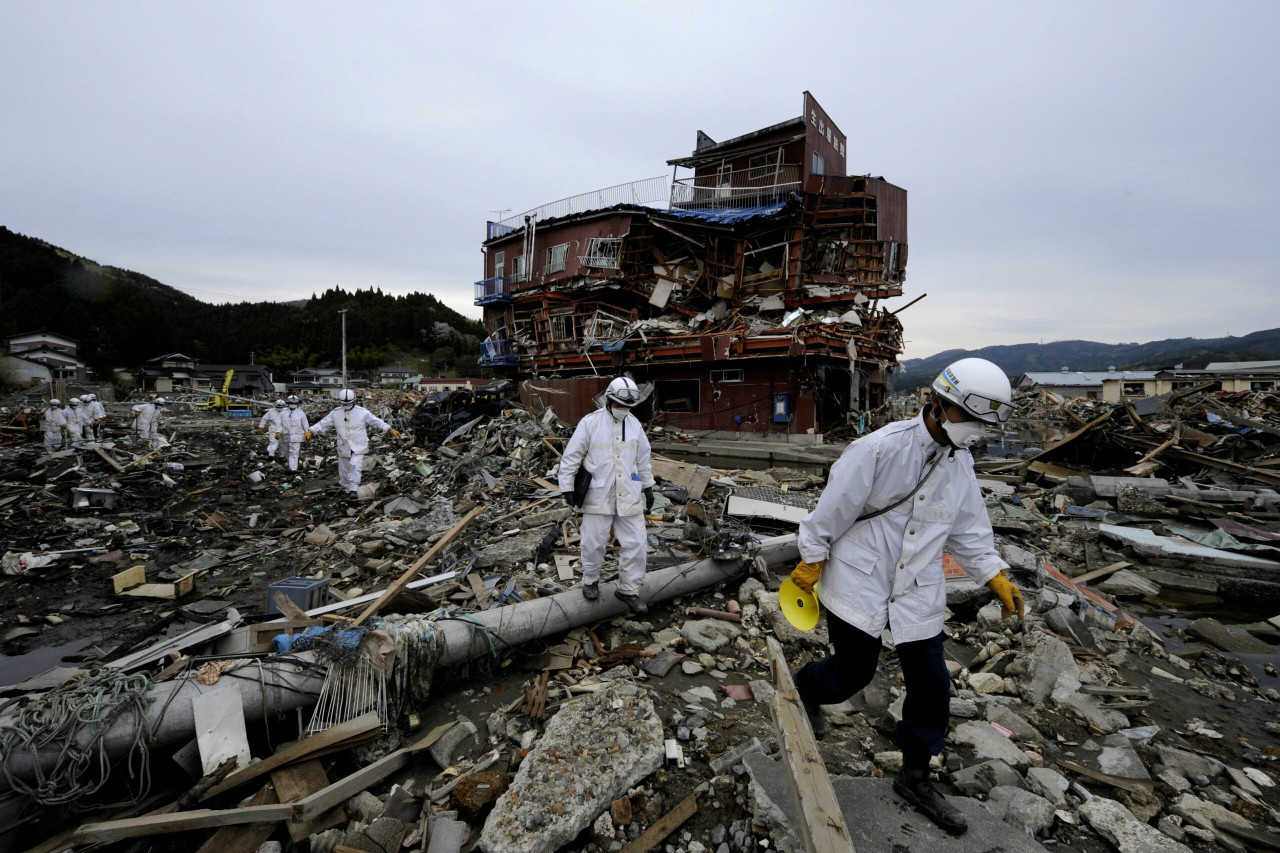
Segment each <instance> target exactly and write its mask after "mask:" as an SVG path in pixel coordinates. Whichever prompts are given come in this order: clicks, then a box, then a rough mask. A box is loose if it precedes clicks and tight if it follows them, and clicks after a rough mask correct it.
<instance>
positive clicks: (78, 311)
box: [0, 226, 484, 376]
mask: <svg viewBox="0 0 1280 853" xmlns="http://www.w3.org/2000/svg"><path fill="white" fill-rule="evenodd" d="M340 308H346V309H348V313H347V340H348V347H347V361H348V364H349V365H350V366H351V367H352V368H353V369H364V368H370V367H375V366H377V365H379V364H386V363H388V362H391V361H393V360H394V359H395V358H396V356H397V354H398V353H401V352H406V351H412V352H419V353H422V354H429V353H433V352H436V351H438V350H440V349H441V348H444V349H447V350H450V351H452V352H453V353H454V356H455V359H454V363H457V364H458V365H459V366H465V365H473V364H474V363H475V361H474V359H475V356H476V353H477V344H478V341H479V339H480V338H481V337H482V336H483V335H484V327H483V326H482V325H481V324H480V323H479V322H477V321H475V320H470V319H468V318H466V317H464V316H462V315H461V314H459V313H458V312H456V311H454V310H453V309H451V308H447V307H446V306H444V305H443V304H442V303H441V302H440V301H439V300H437V299H436V298H435V297H434V296H432V295H430V294H425V293H411V294H408V295H407V296H391V295H389V294H384V293H382V292H381V291H380V290H377V289H374V290H357V291H353V292H348V291H344V290H342V289H340V288H335V289H331V290H328V291H325V292H324V293H322V294H320V295H319V296H313V297H312V298H311V299H308V300H302V301H296V302H288V303H278V302H256V303H247V302H241V303H227V304H224V305H211V304H209V303H206V302H201V301H200V300H198V299H195V298H194V297H192V296H189V295H188V294H186V293H183V292H182V291H180V290H176V289H175V288H172V287H169V286H168V285H165V284H162V283H160V282H158V281H156V280H155V279H153V278H148V277H147V276H145V275H141V274H139V273H136V272H130V271H129V270H122V269H117V268H115V267H109V266H101V265H99V264H97V263H95V262H93V261H90V260H88V259H86V258H81V257H78V256H76V255H74V254H72V253H71V252H68V251H66V250H64V249H60V248H58V247H57V246H53V245H50V244H49V243H46V242H44V241H42V240H37V239H35V238H32V237H26V236H23V235H21V234H17V233H15V232H13V231H10V230H9V229H7V228H5V227H4V226H0V337H3V336H7V335H12V334H17V333H20V332H29V331H35V330H39V329H47V330H48V331H51V332H58V333H60V334H64V335H67V336H69V337H72V338H75V339H76V340H78V341H79V342H80V347H81V353H82V355H83V356H84V357H85V358H86V361H88V363H89V364H90V365H91V366H92V367H93V368H94V369H95V370H96V371H97V372H98V374H99V375H102V376H109V375H110V369H111V368H113V367H137V366H138V365H140V364H141V363H142V362H144V361H146V360H147V359H149V358H153V357H155V356H157V355H160V354H162V353H166V352H172V351H180V352H184V353H187V354H188V355H192V356H195V357H196V358H198V359H200V360H201V361H205V362H211V363H244V362H247V361H248V360H249V353H250V352H251V351H252V352H253V353H254V361H255V362H257V363H258V364H266V365H269V366H270V367H272V368H273V369H275V370H290V369H293V368H296V367H303V366H314V365H317V364H320V363H326V362H331V363H336V361H337V360H338V359H340V358H341V331H340V329H341V319H340V317H339V315H338V310H339V309H340Z"/></svg>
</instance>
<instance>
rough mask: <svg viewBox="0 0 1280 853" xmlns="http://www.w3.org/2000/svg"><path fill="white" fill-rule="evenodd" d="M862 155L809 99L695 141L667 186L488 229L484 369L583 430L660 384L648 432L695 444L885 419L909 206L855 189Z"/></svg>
mask: <svg viewBox="0 0 1280 853" xmlns="http://www.w3.org/2000/svg"><path fill="white" fill-rule="evenodd" d="M847 144H848V140H847V138H846V137H845V135H844V133H843V132H842V131H841V130H840V129H839V128H838V127H837V125H836V124H835V123H834V122H833V121H832V120H831V118H830V117H829V116H828V115H827V114H826V112H825V111H824V110H823V109H822V107H821V105H819V104H818V102H817V100H816V99H815V98H813V96H812V95H810V94H809V93H808V92H806V93H804V95H803V99H802V110H801V113H800V115H799V116H796V117H794V118H791V119H788V120H786V121H783V122H779V123H775V124H772V125H768V126H766V127H764V128H762V129H760V130H756V131H752V132H750V133H746V134H742V135H738V136H735V137H733V138H731V139H727V140H725V141H723V142H716V141H714V140H713V139H712V138H711V137H710V136H708V135H707V134H706V133H704V132H702V131H698V133H697V141H696V144H695V147H694V150H693V152H692V153H691V154H690V155H689V156H685V157H678V158H674V159H672V160H669V161H667V162H668V165H670V166H671V167H672V169H673V171H672V174H671V178H670V179H669V180H668V179H667V178H665V177H660V178H650V179H646V180H643V181H637V182H634V183H631V184H620V185H618V186H615V187H610V188H608V189H605V190H599V191H596V192H593V193H586V194H582V195H578V196H570V197H567V198H564V199H561V200H559V201H557V202H553V203H551V204H547V205H542V206H541V207H538V208H535V209H533V210H530V211H528V212H526V213H523V214H520V215H517V216H513V217H510V218H508V219H505V220H502V221H500V222H490V223H489V224H488V228H487V232H486V239H485V241H484V275H483V278H482V279H481V280H480V281H478V282H476V300H475V301H476V304H477V305H480V306H483V308H484V322H485V326H486V328H487V330H488V332H489V334H488V338H487V340H486V341H485V342H484V344H483V348H482V357H481V364H482V365H483V366H486V367H491V368H496V369H497V370H498V371H499V372H501V373H503V374H504V375H506V376H508V377H510V378H521V379H525V378H527V379H535V380H537V381H536V382H532V383H526V384H525V385H524V387H523V391H522V394H523V395H524V396H525V397H526V398H528V399H527V400H526V402H529V403H533V404H536V401H534V400H533V399H532V397H533V396H535V395H540V397H541V402H543V403H544V404H547V405H553V406H554V407H555V409H556V411H557V412H558V413H559V414H561V415H562V416H564V417H567V418H569V419H570V420H576V419H577V418H580V417H581V416H582V415H584V414H587V413H589V412H590V411H591V410H592V409H593V407H594V402H593V400H594V398H595V397H596V395H597V393H598V392H599V391H600V390H601V389H602V388H603V387H604V386H605V384H607V382H608V381H609V379H610V378H611V377H612V376H614V375H616V374H618V373H621V372H630V373H631V374H632V375H633V376H634V377H635V378H636V379H637V380H639V381H641V382H652V383H653V390H654V393H653V395H652V398H651V399H650V401H649V403H648V404H647V405H648V406H649V407H650V408H651V411H649V412H646V413H645V414H647V415H649V416H650V420H651V421H653V422H656V423H659V424H666V425H668V426H670V427H673V428H681V429H686V430H713V431H726V432H768V433H781V434H802V435H803V434H821V433H822V432H824V431H826V430H828V429H830V428H832V427H834V426H838V425H842V424H845V423H848V422H849V419H850V418H852V419H853V420H854V421H855V422H856V421H857V420H858V419H859V417H860V415H863V414H865V413H878V412H882V411H883V405H884V402H885V401H886V399H887V396H888V390H889V387H890V382H891V378H890V377H891V373H892V371H893V368H894V367H895V366H896V364H897V357H898V355H899V353H900V352H901V350H902V325H901V323H900V321H899V319H898V317H897V316H896V315H895V314H894V313H893V312H891V311H889V310H888V309H887V308H886V307H885V305H884V303H885V302H886V300H889V299H893V298H895V297H899V296H902V294H903V286H904V281H905V279H906V263H907V193H906V190H904V189H902V188H900V187H897V186H894V185H893V184H891V183H889V182H888V181H886V180H884V179H883V178H877V177H871V176H869V175H860V176H859V175H854V176H850V175H846V174H845V172H846V165H845V163H846V155H847V147H846V146H847ZM908 304H909V303H908ZM899 310H900V309H899ZM863 420H864V422H865V421H866V419H865V418H864V419H863Z"/></svg>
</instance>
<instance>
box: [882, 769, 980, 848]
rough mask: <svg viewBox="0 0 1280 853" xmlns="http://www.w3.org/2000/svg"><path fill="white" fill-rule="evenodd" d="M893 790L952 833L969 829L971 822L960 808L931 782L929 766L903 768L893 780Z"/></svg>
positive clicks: (961, 833)
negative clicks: (961, 812)
mask: <svg viewBox="0 0 1280 853" xmlns="http://www.w3.org/2000/svg"><path fill="white" fill-rule="evenodd" d="M893 790H895V791H897V792H898V796H900V797H902V798H903V799H904V800H906V801H907V802H909V803H911V804H912V805H914V806H915V807H916V808H917V809H919V810H920V811H921V813H923V814H924V816H925V817H927V818H929V820H931V821H933V822H934V823H936V824H937V825H938V826H940V827H942V828H943V829H945V830H946V831H947V832H949V833H951V834H952V835H964V833H965V832H966V831H967V830H968V829H969V822H968V821H966V820H965V819H964V815H962V814H960V810H959V809H957V808H956V807H955V806H953V805H951V803H948V802H947V801H946V799H945V798H944V797H943V796H942V795H941V794H939V793H938V792H937V790H936V789H934V787H933V785H932V784H931V783H930V782H929V770H928V768H925V769H923V770H920V769H913V768H909V767H904V768H902V772H901V773H899V774H898V775H897V777H896V778H895V779H894V780H893Z"/></svg>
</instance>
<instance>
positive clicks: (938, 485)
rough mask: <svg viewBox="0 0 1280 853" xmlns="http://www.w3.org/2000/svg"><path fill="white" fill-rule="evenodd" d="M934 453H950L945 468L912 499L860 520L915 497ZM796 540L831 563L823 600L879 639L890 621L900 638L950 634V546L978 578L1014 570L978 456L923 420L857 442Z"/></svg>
mask: <svg viewBox="0 0 1280 853" xmlns="http://www.w3.org/2000/svg"><path fill="white" fill-rule="evenodd" d="M935 452H936V453H940V454H942V458H941V460H940V461H939V463H938V466H937V468H936V469H935V470H934V471H933V473H932V475H930V477H929V479H928V480H927V481H926V482H925V484H924V485H923V486H922V487H921V488H920V490H919V491H918V492H917V493H916V494H915V495H914V496H913V497H912V498H911V500H910V501H908V502H906V503H904V504H903V505H902V506H899V507H897V508H896V509H892V510H890V511H889V512H886V513H884V514H883V515H880V516H877V517H875V518H871V519H867V520H865V521H862V522H859V523H857V524H855V523H854V521H855V519H857V518H858V516H860V515H865V514H866V513H869V512H873V511H875V510H877V509H880V508H882V507H886V506H889V505H891V504H893V503H894V502H895V501H897V500H898V499H899V498H901V497H902V496H903V495H906V494H908V493H909V492H910V491H911V489H912V488H914V487H915V485H916V483H918V482H919V481H920V478H921V476H923V474H924V471H925V468H926V463H927V462H928V461H929V460H930V459H931V458H932V456H933V454H934V453H935ZM797 544H798V545H799V547H800V556H801V557H802V558H803V559H804V560H805V561H806V562H809V563H814V562H817V561H818V560H826V565H825V566H824V567H823V569H822V575H821V578H820V579H819V581H818V584H817V587H816V590H815V591H816V593H817V596H818V598H819V600H821V602H822V604H823V605H824V606H825V607H827V608H828V609H829V610H830V611H831V612H832V613H834V614H835V615H836V616H839V617H840V618H841V619H843V620H844V621H846V622H848V623H849V624H850V625H853V626H854V627H856V628H858V629H860V630H862V631H865V632H866V633H868V634H871V635H872V636H879V635H880V632H881V631H883V630H884V627H885V624H886V623H887V624H889V625H890V627H891V629H892V631H893V641H894V643H895V644H896V643H908V642H912V641H915V640H925V639H928V638H930V637H933V636H936V635H937V634H938V632H939V631H941V630H942V623H943V613H944V611H945V609H946V604H947V585H946V582H945V581H944V580H943V577H942V551H943V548H944V547H947V548H949V550H950V551H951V553H952V554H954V555H955V558H956V560H957V561H959V563H960V565H961V566H963V567H964V569H965V571H966V572H967V573H968V575H969V577H970V578H971V579H972V580H974V581H976V582H977V583H981V584H985V583H986V582H987V581H989V580H991V578H993V577H995V575H996V573H997V572H999V571H1000V570H1001V569H1005V568H1008V564H1007V563H1005V561H1004V560H1003V559H1001V557H1000V555H999V554H998V553H997V552H996V549H995V540H994V537H993V536H992V533H991V519H990V518H989V517H988V515H987V508H986V504H985V503H984V502H983V500H982V492H981V491H980V490H979V488H978V481H977V478H976V477H975V476H974V473H973V456H972V455H971V454H970V453H969V451H967V450H958V451H956V452H955V454H954V455H953V454H951V451H950V449H949V448H946V447H943V446H941V445H939V444H938V443H937V442H936V441H934V440H933V437H932V436H930V435H929V430H928V428H927V427H926V426H925V424H924V420H923V417H917V418H916V419H915V420H910V421H898V422H896V423H891V424H889V425H888V426H885V427H882V428H880V429H878V430H876V431H875V432H873V433H871V434H870V435H868V436H865V437H863V438H861V439H858V440H857V441H855V442H854V443H853V444H851V445H849V448H848V449H847V450H846V451H845V452H844V454H843V455H842V456H841V457H840V459H839V460H837V461H836V463H835V464H834V465H832V466H831V475H830V476H829V477H828V478H827V488H826V489H825V490H824V491H823V493H822V497H821V498H820V499H819V500H818V506H817V507H816V508H815V509H814V510H813V512H811V513H809V514H808V515H807V516H805V519H804V521H802V522H801V523H800V535H799V538H798V543H797Z"/></svg>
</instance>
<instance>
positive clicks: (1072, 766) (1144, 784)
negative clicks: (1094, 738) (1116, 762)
mask: <svg viewBox="0 0 1280 853" xmlns="http://www.w3.org/2000/svg"><path fill="white" fill-rule="evenodd" d="M1053 761H1054V763H1055V764H1057V765H1058V766H1059V767H1061V768H1063V769H1064V770H1070V771H1071V772H1072V773H1076V774H1079V775H1080V776H1083V777H1085V778H1086V779H1092V780H1093V781H1095V782H1101V783H1102V784H1104V785H1110V786H1111V787H1113V788H1119V789H1121V790H1122V791H1132V792H1133V793H1135V794H1137V793H1148V794H1149V793H1151V792H1152V791H1154V790H1155V788H1156V783H1155V782H1152V781H1151V780H1150V779H1146V780H1143V779H1126V778H1125V777H1123V776H1112V775H1111V774H1110V773H1100V772H1098V771H1097V770H1090V769H1089V768H1088V767H1085V766H1084V765H1082V764H1076V763H1075V762H1074V761H1068V760H1067V759H1065V758H1058V757H1055V758H1054V759H1053Z"/></svg>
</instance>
